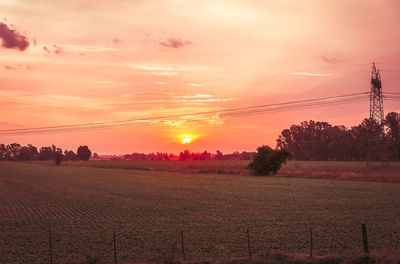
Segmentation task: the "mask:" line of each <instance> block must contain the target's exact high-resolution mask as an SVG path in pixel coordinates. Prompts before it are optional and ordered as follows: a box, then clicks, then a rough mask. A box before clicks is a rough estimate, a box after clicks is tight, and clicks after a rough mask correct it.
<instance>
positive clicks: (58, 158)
mask: <svg viewBox="0 0 400 264" xmlns="http://www.w3.org/2000/svg"><path fill="white" fill-rule="evenodd" d="M63 158H64V155H63V154H62V153H60V152H56V153H54V161H55V162H56V165H57V166H58V165H60V164H61V161H62V160H63Z"/></svg>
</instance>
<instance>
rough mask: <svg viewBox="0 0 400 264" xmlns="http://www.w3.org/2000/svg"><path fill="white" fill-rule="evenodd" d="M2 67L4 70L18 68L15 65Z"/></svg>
mask: <svg viewBox="0 0 400 264" xmlns="http://www.w3.org/2000/svg"><path fill="white" fill-rule="evenodd" d="M3 67H4V69H6V70H17V69H18V68H17V67H14V66H9V65H4V66H3Z"/></svg>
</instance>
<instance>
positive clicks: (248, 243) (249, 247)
mask: <svg viewBox="0 0 400 264" xmlns="http://www.w3.org/2000/svg"><path fill="white" fill-rule="evenodd" d="M247 248H248V250H249V258H250V259H251V244H250V234H249V229H247Z"/></svg>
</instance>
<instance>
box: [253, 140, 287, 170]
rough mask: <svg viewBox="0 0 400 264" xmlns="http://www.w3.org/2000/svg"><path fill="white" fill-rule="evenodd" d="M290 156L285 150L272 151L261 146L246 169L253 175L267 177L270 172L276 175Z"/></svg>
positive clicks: (267, 147)
mask: <svg viewBox="0 0 400 264" xmlns="http://www.w3.org/2000/svg"><path fill="white" fill-rule="evenodd" d="M290 156H291V154H290V152H289V151H287V150H286V149H280V150H273V149H272V148H270V147H269V146H261V147H258V148H257V153H256V155H255V156H254V158H253V161H252V162H250V164H249V166H248V167H247V168H248V169H250V170H252V172H253V174H255V175H269V174H270V173H271V172H273V173H274V174H276V173H277V171H278V170H279V169H280V168H281V166H282V163H286V160H287V159H288V158H289V157H290Z"/></svg>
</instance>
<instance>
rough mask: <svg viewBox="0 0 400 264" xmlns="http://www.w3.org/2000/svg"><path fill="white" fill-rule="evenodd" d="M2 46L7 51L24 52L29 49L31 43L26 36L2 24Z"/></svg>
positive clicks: (0, 29) (0, 30)
mask: <svg viewBox="0 0 400 264" xmlns="http://www.w3.org/2000/svg"><path fill="white" fill-rule="evenodd" d="M0 39H1V40H2V43H1V46H2V47H3V48H6V49H18V50H20V51H24V50H26V49H27V48H28V47H29V41H28V40H27V39H26V37H25V36H24V35H22V34H21V33H19V32H18V31H16V30H15V29H12V28H10V27H8V26H7V25H6V24H4V23H1V22H0Z"/></svg>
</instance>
